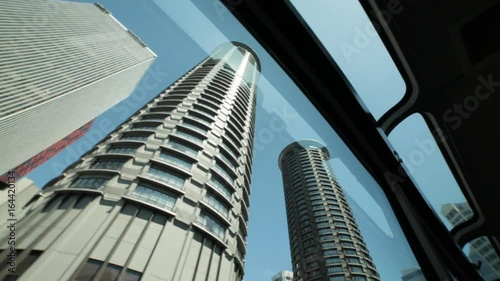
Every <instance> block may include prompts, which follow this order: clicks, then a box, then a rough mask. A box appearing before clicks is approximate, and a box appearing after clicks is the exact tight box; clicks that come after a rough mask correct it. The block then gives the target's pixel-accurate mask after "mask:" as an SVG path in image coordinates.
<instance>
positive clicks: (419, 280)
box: [401, 268, 427, 281]
mask: <svg viewBox="0 0 500 281" xmlns="http://www.w3.org/2000/svg"><path fill="white" fill-rule="evenodd" d="M401 274H402V276H401V280H402V281H426V280H427V279H425V277H424V273H423V272H422V270H421V269H420V268H409V269H405V270H403V271H402V272H401Z"/></svg>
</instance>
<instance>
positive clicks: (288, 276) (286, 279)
mask: <svg viewBox="0 0 500 281" xmlns="http://www.w3.org/2000/svg"><path fill="white" fill-rule="evenodd" d="M292 280H293V272H291V271H286V270H284V271H280V272H279V273H278V274H276V275H274V276H273V277H272V278H271V281H292Z"/></svg>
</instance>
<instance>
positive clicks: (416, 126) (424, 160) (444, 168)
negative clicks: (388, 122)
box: [389, 113, 471, 229]
mask: <svg viewBox="0 0 500 281" xmlns="http://www.w3.org/2000/svg"><path fill="white" fill-rule="evenodd" d="M389 140H390V142H391V144H392V146H393V147H394V149H395V150H396V152H397V154H398V156H399V158H400V159H401V160H402V162H403V165H404V166H405V167H406V169H407V171H408V172H409V173H410V175H411V176H412V177H413V178H414V179H415V183H416V184H417V187H418V189H419V191H420V193H422V195H423V196H424V197H425V198H426V199H427V200H428V202H429V204H430V206H431V207H432V208H433V209H434V211H435V212H436V213H438V215H439V218H440V219H441V221H442V222H443V223H444V224H445V225H446V227H447V228H448V229H451V228H453V227H454V226H455V225H454V224H453V223H451V222H450V221H449V220H448V219H447V218H446V215H444V214H443V213H442V212H441V209H442V208H444V209H446V208H448V207H445V206H444V205H445V204H448V203H451V202H466V199H465V196H464V195H463V193H462V191H461V190H460V187H459V186H458V183H457V181H456V179H455V177H454V176H453V174H452V173H451V170H450V167H449V166H448V164H447V163H446V161H445V160H444V157H443V154H442V153H441V150H440V149H439V147H438V145H437V143H436V141H435V139H434V136H433V133H432V132H431V131H430V130H429V127H427V124H426V123H425V120H424V118H423V117H422V116H421V115H420V114H418V113H415V114H413V115H410V116H409V117H407V118H406V119H405V120H403V121H402V122H401V123H400V124H399V125H398V126H397V127H396V128H394V130H393V131H392V132H391V133H390V135H389ZM466 206H468V204H466V205H463V207H464V208H465V207H466ZM457 208H458V207H457ZM461 208H462V206H461ZM444 209H443V210H444ZM469 209H470V208H469ZM466 217H467V218H470V217H471V215H468V216H463V218H462V219H461V221H460V222H463V221H465V218H466ZM457 220H458V219H457ZM457 224H458V221H457Z"/></svg>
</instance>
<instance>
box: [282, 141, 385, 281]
mask: <svg viewBox="0 0 500 281" xmlns="http://www.w3.org/2000/svg"><path fill="white" fill-rule="evenodd" d="M329 159H330V154H329V152H328V150H327V149H326V147H325V146H324V145H323V144H321V143H319V142H317V141H314V140H303V141H298V142H294V143H292V144H290V145H288V146H287V147H286V148H285V149H284V150H283V151H282V152H281V154H280V156H279V167H280V169H281V172H282V175H283V183H284V191H285V204H286V211H287V219H288V231H289V238H290V249H291V254H292V263H293V272H294V280H297V281H309V280H325V281H326V280H328V281H343V280H354V281H373V280H380V278H379V275H378V273H377V271H376V268H375V265H374V264H373V261H372V258H371V256H370V254H369V252H368V249H367V247H366V245H365V242H364V241H363V237H362V236H361V233H360V231H359V229H358V226H357V224H356V221H355V219H354V217H353V215H352V212H351V210H350V207H349V204H348V203H347V200H346V199H345V195H344V192H343V190H342V188H341V187H340V185H339V184H338V182H337V179H336V178H335V176H334V174H333V172H332V170H331V168H330V165H329V163H328V160H329Z"/></svg>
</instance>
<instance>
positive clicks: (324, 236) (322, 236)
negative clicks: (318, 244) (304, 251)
mask: <svg viewBox="0 0 500 281" xmlns="http://www.w3.org/2000/svg"><path fill="white" fill-rule="evenodd" d="M326 240H333V236H332V235H321V236H320V237H319V241H326Z"/></svg>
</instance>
